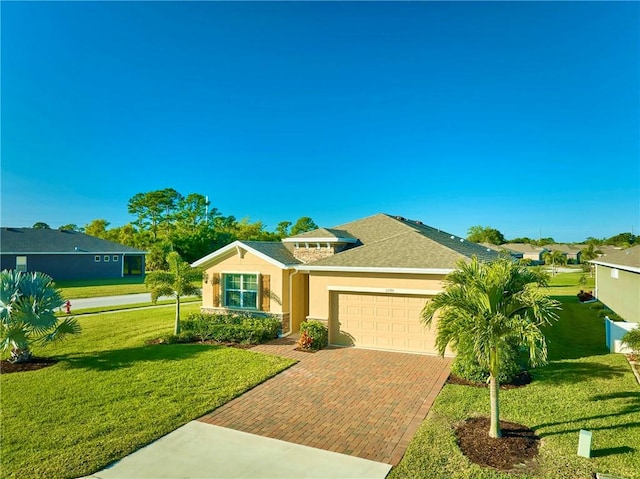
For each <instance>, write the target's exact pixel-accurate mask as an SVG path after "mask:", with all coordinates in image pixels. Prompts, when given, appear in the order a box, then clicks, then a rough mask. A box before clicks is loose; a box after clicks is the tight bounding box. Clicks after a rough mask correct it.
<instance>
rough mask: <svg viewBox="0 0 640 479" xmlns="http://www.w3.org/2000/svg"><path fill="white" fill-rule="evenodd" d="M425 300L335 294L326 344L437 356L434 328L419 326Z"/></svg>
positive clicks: (399, 296) (384, 295) (413, 297)
mask: <svg viewBox="0 0 640 479" xmlns="http://www.w3.org/2000/svg"><path fill="white" fill-rule="evenodd" d="M428 298H429V297H428V296H420V295H398V294H374V293H369V294H367V293H347V292H334V293H333V294H332V298H331V301H332V306H333V307H332V312H333V314H332V318H331V321H330V325H329V336H330V337H329V340H330V342H331V343H332V344H335V345H341V346H356V347H362V348H374V349H385V350H392V351H404V352H419V353H428V354H436V353H437V351H436V348H435V334H436V330H435V327H432V328H430V329H429V328H426V327H425V326H424V325H423V324H422V322H421V312H422V308H423V307H424V305H425V303H426V302H427V300H428Z"/></svg>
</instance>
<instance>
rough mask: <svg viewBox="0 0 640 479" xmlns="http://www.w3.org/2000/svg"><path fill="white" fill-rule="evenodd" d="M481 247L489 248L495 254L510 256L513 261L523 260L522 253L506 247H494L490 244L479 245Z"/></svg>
mask: <svg viewBox="0 0 640 479" xmlns="http://www.w3.org/2000/svg"><path fill="white" fill-rule="evenodd" d="M480 244H481V245H482V246H484V247H485V248H490V249H492V250H493V251H495V252H497V253H503V254H508V255H510V256H511V257H512V258H513V259H522V258H524V253H522V252H521V251H516V250H513V249H510V248H507V247H506V246H503V245H500V246H497V245H494V244H491V243H480Z"/></svg>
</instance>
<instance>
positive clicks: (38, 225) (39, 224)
mask: <svg viewBox="0 0 640 479" xmlns="http://www.w3.org/2000/svg"><path fill="white" fill-rule="evenodd" d="M32 228H34V229H44V230H50V229H51V227H50V226H49V225H48V224H47V223H43V222H42V221H38V222H37V223H35V224H34V225H33V226H32Z"/></svg>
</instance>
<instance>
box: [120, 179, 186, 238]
mask: <svg viewBox="0 0 640 479" xmlns="http://www.w3.org/2000/svg"><path fill="white" fill-rule="evenodd" d="M181 200H182V195H181V194H180V193H178V192H177V191H176V190H174V189H173V188H165V189H163V190H156V191H150V192H148V193H137V194H135V195H134V196H133V197H132V198H131V199H130V200H129V204H128V206H127V208H128V211H129V213H130V214H132V215H136V216H137V219H136V221H135V222H134V224H135V225H136V226H137V227H138V228H140V229H141V230H143V229H148V230H149V231H151V236H152V240H153V241H156V240H157V239H158V233H159V230H160V228H161V227H164V229H165V236H168V233H169V226H170V222H171V220H172V219H173V214H174V213H175V209H176V206H177V205H178V203H179V202H180V201H181Z"/></svg>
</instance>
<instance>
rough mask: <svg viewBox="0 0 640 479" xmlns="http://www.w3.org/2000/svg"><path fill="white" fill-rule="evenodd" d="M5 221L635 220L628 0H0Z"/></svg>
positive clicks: (509, 226) (516, 230)
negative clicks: (153, 213)
mask: <svg viewBox="0 0 640 479" xmlns="http://www.w3.org/2000/svg"><path fill="white" fill-rule="evenodd" d="M1 16H2V38H1V40H2V58H1V61H2V83H1V93H2V138H1V139H2V150H1V153H2V164H1V167H2V210H1V220H0V222H1V223H2V226H31V225H33V223H35V222H37V221H44V222H46V223H48V224H49V225H51V226H52V227H58V226H60V225H62V224H67V223H76V224H78V225H80V226H82V225H84V224H87V223H89V222H90V221H91V220H92V219H95V218H104V219H106V220H107V221H109V222H111V226H121V225H123V224H125V223H127V222H129V221H131V220H132V218H131V217H130V216H129V215H128V213H127V202H128V200H129V198H131V197H132V196H133V195H134V194H136V193H139V192H147V191H152V190H155V189H161V188H167V187H171V188H175V189H176V190H178V191H179V192H180V193H182V194H185V195H186V194H189V193H201V194H203V195H208V196H209V198H210V200H211V202H212V204H213V206H214V207H217V208H218V209H219V210H220V211H221V212H222V213H223V214H224V215H234V216H235V217H236V218H243V217H250V218H251V220H252V221H257V220H262V221H263V222H264V223H266V225H267V227H268V228H269V229H274V228H275V226H276V224H277V223H278V222H279V221H282V220H289V221H295V220H296V219H297V218H298V217H300V216H311V217H312V218H313V219H314V220H315V221H316V223H318V224H319V225H321V226H325V227H329V226H335V225H338V224H341V223H344V222H347V221H351V220H353V219H357V218H361V217H364V216H368V215H371V214H375V213H378V212H386V213H390V214H396V215H402V216H405V217H408V218H412V219H419V220H422V221H423V222H424V223H426V224H429V225H432V226H435V227H439V228H441V229H444V230H446V231H449V232H451V233H455V234H459V235H466V232H467V229H468V228H469V227H470V226H472V225H483V226H491V227H493V228H497V229H499V230H500V231H502V232H503V233H504V234H505V236H507V238H513V237H516V236H530V237H537V236H538V234H539V233H540V232H541V233H542V236H552V237H553V238H555V239H556V240H558V241H581V240H584V239H585V238H586V237H587V236H596V237H605V236H611V235H614V234H617V233H620V232H625V231H630V230H631V228H632V227H633V230H634V233H636V234H638V232H640V140H639V136H640V120H639V117H640V94H639V91H640V3H638V2H623V3H613V2H584V3H582V2H562V3H559V2H537V3H529V2H526V3H525V2H508V3H504V2H495V3H469V2H425V3H417V2H404V3H402V2H389V3H382V2H373V3H369V2H354V3H328V2H312V3H308V2H301V3H296V2H284V3H272V2H262V3H253V2H237V3H236V2H189V3H179V2H159V3H154V2H132V3H121V2H96V3H86V2H62V3H59V2H44V3H40V2H2V5H1Z"/></svg>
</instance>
